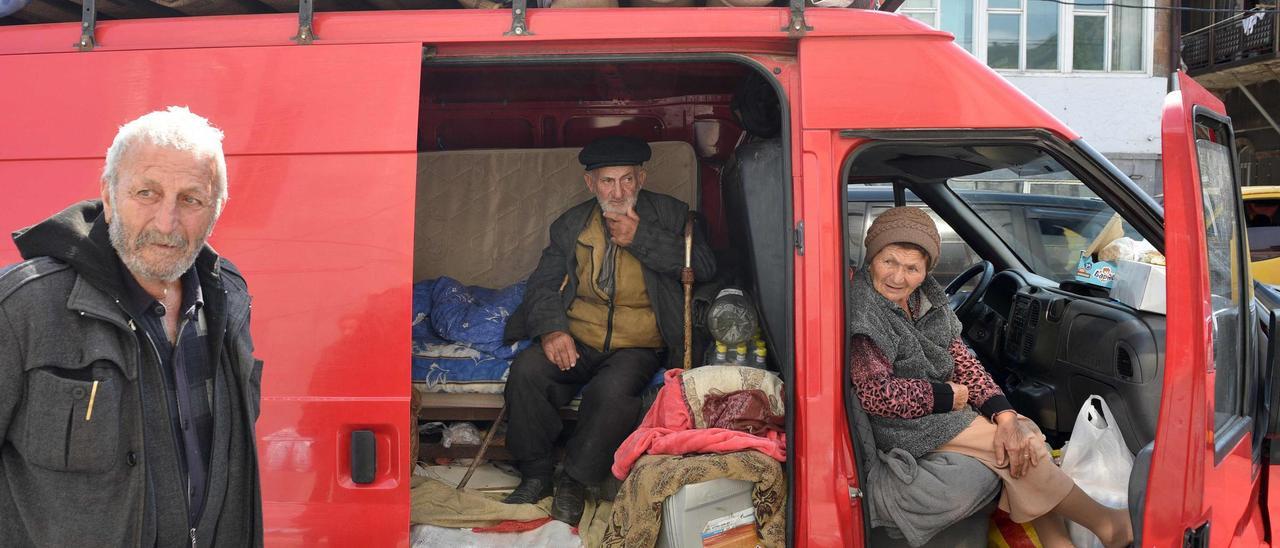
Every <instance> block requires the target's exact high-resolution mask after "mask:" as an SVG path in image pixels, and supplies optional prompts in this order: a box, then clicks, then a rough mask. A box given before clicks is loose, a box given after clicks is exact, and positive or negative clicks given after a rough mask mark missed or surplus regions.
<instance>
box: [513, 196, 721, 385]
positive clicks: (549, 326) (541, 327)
mask: <svg viewBox="0 0 1280 548" xmlns="http://www.w3.org/2000/svg"><path fill="white" fill-rule="evenodd" d="M596 203H597V202H596V199H595V198H592V199H590V200H587V201H585V202H582V203H580V204H578V205H576V206H573V207H572V208H570V209H569V210H568V211H566V212H564V214H562V215H560V217H559V218H557V219H556V220H555V222H553V223H551V244H550V245H548V246H547V248H546V249H544V250H543V251H542V258H541V259H539V260H538V267H537V268H536V269H534V271H533V274H530V275H529V283H528V286H527V287H526V288H525V293H524V301H523V302H521V303H520V306H519V307H518V308H516V311H515V312H513V313H512V314H511V318H509V319H508V320H507V328H506V333H505V338H506V339H507V340H508V341H516V340H520V339H528V338H533V337H540V336H542V335H545V334H547V333H550V332H552V331H564V332H568V331H569V317H568V315H567V314H566V312H567V311H568V310H569V305H571V304H573V299H574V296H575V295H577V293H578V280H577V276H574V275H573V273H574V272H576V271H577V268H578V260H577V256H576V254H575V253H574V249H575V246H576V245H577V243H576V242H577V240H578V235H579V234H580V233H582V230H583V229H585V228H586V226H587V221H588V220H590V218H591V212H592V210H594V209H595V207H596ZM635 211H636V215H637V216H638V217H640V225H639V226H638V227H637V228H636V235H635V240H634V241H633V242H632V243H631V245H630V246H629V247H628V248H627V251H629V252H630V253H631V254H632V255H634V256H635V258H636V259H639V260H640V263H641V264H642V265H644V287H645V290H646V291H647V292H648V293H649V301H650V303H651V304H652V305H653V312H654V315H656V316H657V318H658V330H659V331H660V332H661V334H662V340H663V342H665V343H666V345H667V349H668V350H669V352H668V353H667V366H668V367H673V366H675V365H678V364H680V362H681V360H682V359H683V355H684V354H683V348H684V290H683V288H682V287H681V285H680V269H682V268H684V224H685V218H686V214H687V213H688V212H689V206H688V205H687V204H685V203H684V202H682V201H680V200H677V199H675V198H672V197H670V196H667V195H665V194H658V193H654V192H649V191H647V190H641V191H640V192H639V194H638V195H637V196H636V206H635ZM694 227H695V230H694V238H693V255H692V261H691V263H692V265H693V272H694V277H695V278H696V279H697V280H698V281H700V282H701V281H707V280H710V279H711V277H712V276H714V275H715V272H716V260H715V256H714V255H713V254H712V253H711V248H709V247H707V241H706V238H705V237H703V235H702V231H701V229H700V227H699V226H698V225H697V223H695V225H694ZM566 277H567V278H568V283H565V280H566ZM562 287H563V289H562Z"/></svg>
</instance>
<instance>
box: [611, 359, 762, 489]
mask: <svg viewBox="0 0 1280 548" xmlns="http://www.w3.org/2000/svg"><path fill="white" fill-rule="evenodd" d="M683 373H684V370H682V369H672V370H670V371H667V373H666V380H665V383H664V384H663V385H662V390H660V391H659V392H658V398H657V399H656V400H654V402H653V407H650V408H649V413H648V414H646V415H645V416H644V421H642V422H641V423H640V427H639V428H637V429H636V431H635V432H632V433H631V435H630V436H627V439H626V440H625V441H623V442H622V446H621V447H619V448H618V451H617V452H615V453H614V454H613V475H614V476H615V477H617V478H618V479H626V478H627V474H628V473H629V472H631V466H632V465H634V464H635V462H636V461H637V460H639V459H640V457H641V456H643V455H646V454H649V455H684V454H688V453H732V452H735V451H744V450H747V449H755V450H757V451H760V452H761V453H764V454H766V455H769V456H770V457H772V458H774V459H775V460H778V461H779V462H781V461H785V460H787V440H786V435H785V434H781V433H778V432H773V431H770V432H768V434H767V435H766V436H756V435H752V434H748V433H746V432H739V431H737V430H727V429H724V428H703V429H700V430H699V429H694V428H693V420H692V419H691V418H690V417H689V406H688V404H686V403H685V399H684V387H683V385H682V384H681V379H680V375H681V374H683Z"/></svg>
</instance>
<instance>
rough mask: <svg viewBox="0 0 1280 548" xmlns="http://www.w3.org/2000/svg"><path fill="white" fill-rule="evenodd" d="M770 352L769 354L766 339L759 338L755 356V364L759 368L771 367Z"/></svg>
mask: <svg viewBox="0 0 1280 548" xmlns="http://www.w3.org/2000/svg"><path fill="white" fill-rule="evenodd" d="M768 354H769V350H768V349H767V348H765V346H764V341H762V340H759V339H757V340H756V356H755V358H756V359H755V363H754V364H753V365H754V366H755V367H757V368H759V369H768V368H769V365H768V363H769V358H768Z"/></svg>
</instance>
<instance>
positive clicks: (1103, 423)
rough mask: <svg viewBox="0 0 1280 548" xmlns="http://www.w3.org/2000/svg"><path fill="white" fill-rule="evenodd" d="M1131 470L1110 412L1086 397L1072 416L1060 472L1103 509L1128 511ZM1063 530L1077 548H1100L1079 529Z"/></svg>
mask: <svg viewBox="0 0 1280 548" xmlns="http://www.w3.org/2000/svg"><path fill="white" fill-rule="evenodd" d="M1095 405H1096V407H1095ZM1099 409H1100V410H1101V413H1099ZM1132 469H1133V454H1132V453H1130V452H1129V449H1128V447H1126V446H1125V444H1124V436H1123V435H1121V434H1120V427H1119V426H1118V425H1116V418H1115V416H1114V415H1112V414H1111V408H1110V407H1107V402H1106V400H1103V399H1102V397H1101V396H1098V395H1093V396H1089V399H1087V400H1085V402H1084V406H1083V407H1081V408H1080V413H1079V414H1078V415H1076V424H1075V427H1074V428H1073V429H1072V431H1071V443H1070V444H1069V445H1068V446H1067V449H1066V452H1065V453H1064V454H1063V455H1062V471H1063V472H1066V473H1067V475H1068V476H1071V479H1073V480H1075V482H1076V484H1077V485H1079V486H1080V489H1081V490H1082V491H1084V492H1085V493H1087V494H1088V495H1089V496H1090V497H1093V500H1096V501H1098V503H1100V504H1102V505H1103V506H1109V507H1111V508H1128V507H1129V472H1130V470H1132ZM1067 530H1068V531H1069V532H1070V533H1071V542H1072V543H1073V544H1075V545H1076V547H1077V548H1093V547H1097V548H1102V541H1100V540H1098V537H1096V536H1094V534H1093V533H1091V532H1090V531H1089V530H1088V529H1085V527H1084V526H1083V525H1079V524H1076V523H1070V522H1068V524H1067Z"/></svg>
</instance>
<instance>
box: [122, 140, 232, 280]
mask: <svg viewBox="0 0 1280 548" xmlns="http://www.w3.org/2000/svg"><path fill="white" fill-rule="evenodd" d="M117 173H118V176H117V177H118V183H117V186H116V188H115V191H114V192H112V191H111V189H110V188H109V185H108V184H107V183H106V181H103V183H102V202H103V205H104V208H105V213H106V217H107V222H108V223H109V225H108V226H109V232H110V235H111V245H112V247H114V248H115V249H116V253H118V254H119V255H120V259H121V260H122V261H124V264H125V266H126V267H128V268H129V271H130V272H131V273H133V275H134V277H136V278H140V279H147V280H152V281H166V282H171V281H174V280H177V279H178V278H179V277H181V276H182V274H183V273H184V272H186V271H187V270H188V269H190V268H191V265H192V264H194V263H195V260H196V256H197V255H198V254H199V253H200V249H201V248H202V247H203V246H204V243H205V241H206V240H208V238H209V234H211V233H212V232H213V223H214V221H215V220H216V218H215V212H216V210H217V208H216V207H215V206H216V203H215V200H216V196H217V194H216V189H215V188H214V164H213V161H212V160H211V159H209V158H197V157H196V156H195V155H193V154H192V153H191V152H187V151H181V150H175V149H171V148H166V147H162V146H157V145H153V144H151V143H147V142H140V143H137V144H135V145H133V147H132V148H130V149H129V150H128V152H126V153H125V157H124V158H121V160H120V166H119V169H118V171H117Z"/></svg>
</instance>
